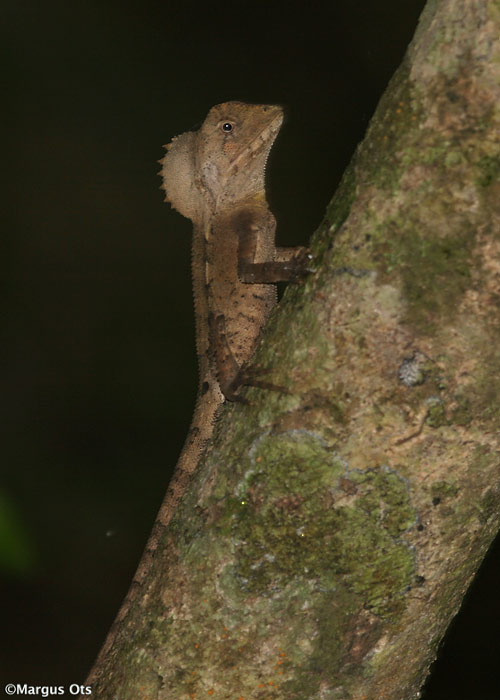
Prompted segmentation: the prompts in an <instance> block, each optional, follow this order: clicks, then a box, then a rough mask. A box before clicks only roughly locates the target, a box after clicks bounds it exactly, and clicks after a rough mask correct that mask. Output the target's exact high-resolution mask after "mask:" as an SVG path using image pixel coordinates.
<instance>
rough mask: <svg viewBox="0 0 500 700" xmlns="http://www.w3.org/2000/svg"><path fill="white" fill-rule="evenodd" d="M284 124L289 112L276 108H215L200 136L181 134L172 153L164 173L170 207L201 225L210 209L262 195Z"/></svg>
mask: <svg viewBox="0 0 500 700" xmlns="http://www.w3.org/2000/svg"><path fill="white" fill-rule="evenodd" d="M282 121H283V110H282V109H281V107H277V106H275V105H250V104H245V103H243V102H225V103H223V104H220V105H216V106H215V107H212V109H211V110H210V112H209V113H208V115H207V117H206V119H205V121H204V122H203V124H202V125H201V127H200V129H199V130H198V131H189V132H186V133H185V134H181V135H180V136H177V137H176V138H174V139H173V140H172V142H171V143H170V144H169V145H168V146H167V147H166V148H167V154H166V155H165V157H164V158H163V160H162V161H161V163H162V169H161V171H160V174H161V175H162V177H163V185H162V187H163V189H164V190H165V193H166V201H168V202H170V203H171V204H172V206H173V207H174V208H175V209H177V211H179V212H180V213H181V214H183V215H184V216H186V217H187V218H189V219H192V220H193V221H199V220H200V219H201V218H202V217H203V215H204V213H206V210H207V207H208V209H209V210H210V211H211V212H212V213H214V212H216V211H220V210H223V209H225V208H230V207H232V206H234V204H236V203H238V202H239V201H241V200H244V199H247V198H249V197H252V196H253V195H255V194H257V193H259V192H262V191H263V190H264V172H265V167H266V161H267V157H268V155H269V151H270V150H271V146H272V145H273V143H274V140H275V138H276V136H277V134H278V131H279V129H280V126H281V123H282Z"/></svg>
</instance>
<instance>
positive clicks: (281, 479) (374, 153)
mask: <svg viewBox="0 0 500 700" xmlns="http://www.w3.org/2000/svg"><path fill="white" fill-rule="evenodd" d="M499 105H500V6H499V4H498V2H493V1H491V2H488V1H487V0H440V1H438V0H429V2H428V5H427V6H426V8H425V10H424V12H423V14H422V17H421V19H420V23H419V26H418V29H417V32H416V34H415V37H414V39H413V41H412V43H411V45H410V47H409V49H408V52H407V55H406V57H405V59H404V61H403V63H402V65H401V67H400V68H399V69H398V71H397V73H396V74H395V76H394V77H393V79H392V81H391V83H390V85H389V87H388V89H387V91H386V93H385V95H384V96H383V98H382V100H381V102H380V104H379V106H378V108H377V111H376V113H375V115H374V117H373V119H372V122H371V124H370V126H369V129H368V132H367V135H366V138H365V140H364V141H363V143H362V144H361V145H360V146H359V147H358V149H357V152H356V154H355V156H354V158H353V160H352V162H351V164H350V166H349V168H348V170H347V172H346V174H345V176H344V178H343V181H342V183H341V186H340V188H339V190H338V192H337V193H336V195H335V196H334V198H333V200H332V202H331V204H330V205H329V207H328V212H327V216H326V218H325V220H324V222H323V224H322V225H321V226H320V228H319V230H318V231H317V233H316V234H315V236H314V240H313V251H314V254H315V261H316V264H317V265H318V272H317V273H316V274H314V275H311V276H310V278H309V279H308V280H307V281H306V283H305V284H303V285H299V286H293V287H291V288H290V289H289V290H288V291H287V293H286V294H285V298H284V300H283V303H282V304H281V305H280V308H279V310H278V311H277V312H276V313H275V314H274V315H273V317H272V318H271V322H270V323H269V325H268V327H267V329H266V333H265V339H264V343H263V344H262V346H261V348H260V349H259V352H258V356H257V358H256V362H257V363H258V364H259V365H262V366H265V367H270V368H271V373H270V375H269V376H270V377H272V381H273V383H275V384H279V385H283V386H287V387H288V388H289V391H290V392H291V393H290V394H284V393H278V392H264V391H262V390H259V389H251V390H249V391H248V394H247V396H248V398H249V399H250V401H251V402H252V404H251V406H244V405H231V406H227V407H226V409H225V411H224V415H223V416H222V418H221V420H220V422H219V423H218V425H217V428H216V435H215V439H214V441H213V445H212V446H211V448H210V450H209V451H208V453H207V456H206V459H205V461H204V464H202V465H201V467H200V468H199V470H198V471H197V472H196V473H195V475H194V479H193V482H192V485H191V488H190V490H189V493H188V494H186V496H185V498H184V499H183V501H182V503H181V505H180V506H179V508H178V510H177V513H176V515H175V516H174V518H173V520H172V522H171V523H170V525H169V527H168V529H167V531H166V532H165V534H164V537H163V539H162V542H161V545H160V547H159V549H158V551H157V554H156V556H155V559H154V563H153V566H152V569H151V571H150V573H149V575H148V577H147V579H146V582H145V584H144V585H143V588H142V591H141V595H140V596H139V597H137V598H136V599H135V601H134V603H133V605H132V607H131V609H130V611H129V614H128V615H127V617H126V618H125V619H124V620H123V621H122V622H121V624H120V628H119V631H118V635H117V638H116V641H115V644H114V646H113V647H112V648H111V650H110V651H109V653H108V654H107V656H106V657H105V658H104V659H103V661H102V663H101V665H100V667H99V668H98V669H97V671H98V672H97V678H96V680H95V683H94V693H93V697H95V698H99V699H100V700H101V699H102V700H107V699H108V698H109V699H110V700H111V699H112V698H115V697H119V698H120V700H127V699H128V698H133V699H134V700H137V698H147V699H155V700H188V699H193V698H196V699H201V698H210V697H211V698H214V699H215V698H217V700H237V699H239V700H243V699H244V700H254V699H255V700H257V699H259V700H270V699H271V698H272V699H273V700H292V699H294V698H297V700H305V699H306V698H309V699H311V700H312V699H313V698H314V699H315V700H347V699H352V700H361V699H362V698H365V699H367V700H375V699H384V700H407V699H410V698H415V697H418V694H419V689H420V688H421V686H422V683H423V681H424V679H425V677H426V675H427V673H428V670H429V666H430V664H431V663H432V661H433V659H434V657H435V654H436V648H437V645H438V643H439V641H440V640H441V639H442V637H443V635H444V633H445V630H446V628H447V626H448V624H449V623H450V621H451V619H452V618H453V616H454V615H455V614H456V612H457V610H458V608H459V606H460V603H461V600H462V597H463V595H464V593H465V591H466V590H467V587H468V585H469V583H470V581H471V579H472V578H473V576H474V574H475V572H476V570H477V568H478V566H479V564H480V562H481V559H482V558H483V556H484V554H485V552H486V550H487V549H488V546H489V545H490V543H491V541H492V539H493V537H494V535H495V534H496V532H497V530H498V527H499V522H500V488H499V487H500V457H499V454H500V453H499V447H500V444H499V443H500V430H499V427H500V421H499V413H500V350H499V348H500V313H499V305H500V223H499V222H500V180H499V172H500V154H499V134H500V124H499V121H500V119H499Z"/></svg>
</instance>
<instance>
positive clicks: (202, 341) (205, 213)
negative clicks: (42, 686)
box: [88, 102, 311, 682]
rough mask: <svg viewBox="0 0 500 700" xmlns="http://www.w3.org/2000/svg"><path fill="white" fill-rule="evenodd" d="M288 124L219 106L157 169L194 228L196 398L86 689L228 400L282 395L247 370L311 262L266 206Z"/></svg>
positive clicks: (269, 109)
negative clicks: (246, 391) (284, 285)
mask: <svg viewBox="0 0 500 700" xmlns="http://www.w3.org/2000/svg"><path fill="white" fill-rule="evenodd" d="M282 121H283V111H282V109H281V107H277V106H273V105H249V104H245V103H243V102H226V103H224V104H220V105H216V106H215V107H212V109H211V110H210V112H209V113H208V115H207V118H206V119H205V121H204V122H203V124H202V126H201V127H200V129H199V130H198V131H189V132H186V133H184V134H181V135H180V136H177V137H175V138H174V139H173V140H172V142H171V143H170V144H168V145H167V146H166V149H167V153H166V155H165V157H164V158H163V159H162V160H161V161H160V162H161V164H162V169H161V171H160V174H161V175H162V177H163V185H162V188H163V189H164V190H165V193H166V197H165V199H166V201H167V202H170V203H171V205H172V206H173V207H174V208H175V209H177V211H179V212H180V213H181V214H183V215H184V216H186V217H187V218H189V219H191V221H192V222H193V242H192V275H193V290H194V304H195V316H196V346H197V354H198V360H199V370H200V373H199V379H200V382H199V391H198V397H197V401H196V407H195V411H194V415H193V419H192V423H191V427H190V429H189V433H188V436H187V439H186V443H185V445H184V447H183V449H182V452H181V454H180V457H179V461H178V463H177V466H176V470H175V473H174V476H173V478H172V480H171V482H170V485H169V488H168V491H167V494H166V496H165V500H164V502H163V504H162V506H161V508H160V511H159V514H158V518H157V520H156V523H155V526H154V528H153V531H152V533H151V537H150V539H149V542H148V544H147V547H146V550H145V552H144V555H143V557H142V559H141V562H140V564H139V567H138V570H137V572H136V575H135V577H134V582H133V584H132V587H131V589H130V590H129V593H128V595H127V597H126V599H125V601H124V603H123V605H122V607H121V609H120V611H119V613H118V616H117V619H116V621H115V624H114V625H113V627H112V629H111V631H110V634H109V635H108V638H107V640H106V642H105V645H104V647H103V649H102V650H101V654H100V656H99V659H98V661H97V663H96V666H95V667H94V670H93V672H92V673H91V675H90V677H89V679H88V682H92V681H93V680H94V679H95V677H96V676H97V675H98V674H99V671H98V668H99V665H100V661H101V659H103V657H104V656H105V655H106V654H107V651H108V650H109V648H110V647H111V645H112V643H113V640H114V637H115V634H116V627H117V623H119V621H120V620H121V619H123V618H124V617H125V615H126V613H127V611H128V609H129V607H130V604H131V602H132V600H133V598H134V597H135V591H136V590H137V587H138V586H140V585H141V584H142V582H143V581H144V578H145V576H146V573H147V571H148V570H149V566H150V563H151V559H152V556H153V554H154V552H155V550H156V548H157V546H158V542H159V538H160V536H161V534H162V532H163V530H164V528H165V527H166V525H167V524H168V522H169V521H170V519H171V517H172V514H173V512H174V511H175V508H176V506H177V504H178V503H179V501H180V499H181V498H182V496H183V494H184V492H185V490H186V488H187V485H188V482H189V478H190V476H191V474H192V473H193V471H194V470H195V468H196V466H197V464H198V463H199V461H200V458H201V456H202V454H203V451H204V448H205V445H206V444H207V442H208V440H209V438H210V437H211V435H212V432H213V429H214V423H215V419H216V416H217V413H218V411H219V409H220V408H221V406H222V404H223V403H224V400H225V399H228V400H231V401H242V402H246V399H245V398H244V397H242V396H241V394H240V390H241V388H242V387H243V386H245V385H249V384H251V385H254V386H260V387H263V388H277V387H275V386H273V385H272V384H269V383H267V382H264V381H261V380H260V379H259V377H258V375H259V372H258V371H256V370H255V369H253V370H252V368H249V366H248V363H249V361H250V359H251V357H252V355H253V353H254V350H255V347H256V344H257V342H258V338H259V335H260V331H261V329H262V326H263V325H264V323H265V321H266V320H267V318H268V316H269V314H270V312H271V309H272V308H273V306H274V305H275V304H276V286H275V284H274V283H276V282H280V281H290V280H294V279H297V278H299V277H300V276H302V275H304V274H305V273H307V272H308V264H309V262H310V258H311V256H310V254H309V251H308V249H307V248H303V247H298V248H276V246H275V241H274V235H275V228H276V222H275V219H274V217H273V215H272V214H271V212H270V211H269V208H268V204H267V202H266V197H265V192H264V170H265V165H266V160H267V157H268V155H269V151H270V149H271V146H272V145H273V143H274V140H275V138H276V136H277V134H278V131H279V129H280V126H281V123H282Z"/></svg>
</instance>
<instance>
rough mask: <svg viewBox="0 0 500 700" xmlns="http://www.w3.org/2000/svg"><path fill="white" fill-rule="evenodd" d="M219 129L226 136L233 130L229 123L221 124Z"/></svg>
mask: <svg viewBox="0 0 500 700" xmlns="http://www.w3.org/2000/svg"><path fill="white" fill-rule="evenodd" d="M221 129H222V131H224V132H225V133H226V134H227V133H229V132H230V131H232V130H233V125H232V124H231V122H224V123H223V124H221Z"/></svg>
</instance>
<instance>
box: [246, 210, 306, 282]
mask: <svg viewBox="0 0 500 700" xmlns="http://www.w3.org/2000/svg"><path fill="white" fill-rule="evenodd" d="M236 230H237V232H238V277H239V279H240V281H241V282H244V283H245V284H275V283H276V282H295V281H297V280H299V279H300V278H302V277H304V276H305V275H307V274H309V273H310V272H313V269H312V268H311V261H312V255H311V252H310V250H309V248H306V247H304V246H297V247H295V248H274V251H273V252H274V255H273V259H272V260H268V261H264V262H255V257H256V252H257V246H258V242H259V236H260V233H261V228H260V226H259V221H258V218H257V217H255V215H254V213H253V212H252V211H242V212H240V213H239V214H238V217H237V221H236Z"/></svg>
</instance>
